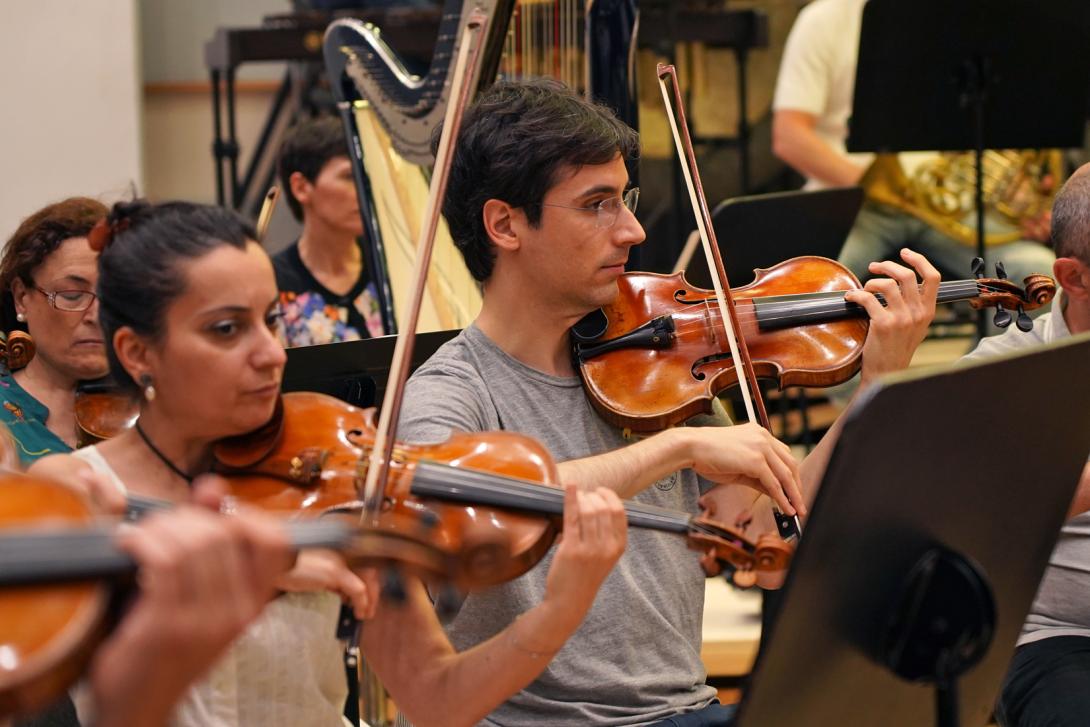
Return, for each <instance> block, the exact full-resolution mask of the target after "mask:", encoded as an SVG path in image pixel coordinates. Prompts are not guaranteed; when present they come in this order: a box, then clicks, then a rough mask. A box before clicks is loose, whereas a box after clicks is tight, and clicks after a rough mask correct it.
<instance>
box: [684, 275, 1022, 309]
mask: <svg viewBox="0 0 1090 727" xmlns="http://www.w3.org/2000/svg"><path fill="white" fill-rule="evenodd" d="M921 287H922V286H921ZM856 290H860V289H859V288H857V289H856ZM848 292H850V291H847V290H829V291H818V292H814V293H801V294H794V295H785V296H776V295H772V296H764V297H759V298H748V299H747V300H748V301H752V302H754V303H761V308H762V310H766V309H773V310H776V309H777V307H784V308H789V309H794V307H795V306H799V305H805V304H807V303H808V302H810V301H807V300H805V298H810V297H813V298H816V299H817V300H816V301H815V302H818V303H823V302H826V301H830V300H840V299H842V298H843V296H844V294H845V293H848ZM979 292H984V293H989V292H997V293H1002V292H1006V291H1004V290H1003V289H1002V288H996V287H994V286H989V285H986V284H981V283H978V282H975V281H971V280H965V281H960V280H958V281H950V282H948V283H942V284H941V285H940V286H939V293H940V294H946V295H950V294H959V295H960V294H964V295H968V294H969V293H979ZM782 298H791V299H792V300H790V301H783V302H762V301H778V299H782ZM705 301H707V302H708V303H711V302H713V301H712V299H710V298H708V299H697V300H694V301H691V302H688V303H678V304H677V305H674V306H672V307H671V306H667V307H666V309H665V311H666V312H667V313H673V312H683V311H686V310H692V309H693V308H694V307H695V306H699V305H701V304H703V303H704V302H705ZM740 314H742V313H741V312H740ZM751 315H752V314H751Z"/></svg>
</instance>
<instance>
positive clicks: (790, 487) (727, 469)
mask: <svg viewBox="0 0 1090 727" xmlns="http://www.w3.org/2000/svg"><path fill="white" fill-rule="evenodd" d="M675 431H677V432H678V433H681V434H683V435H684V444H683V446H684V447H685V457H686V459H687V461H688V466H689V467H690V468H692V469H693V470H694V471H695V472H696V473H697V474H698V475H700V476H701V477H703V478H705V479H707V480H711V481H712V482H717V483H719V484H721V485H745V486H746V487H750V488H752V489H754V490H757V491H758V492H762V493H764V494H766V495H768V496H769V497H771V498H772V500H773V501H774V502H775V503H776V504H777V505H778V506H779V508H780V510H781V511H783V512H784V513H785V514H787V515H794V514H796V513H797V514H798V515H800V516H805V515H806V503H805V501H804V500H803V496H802V484H801V480H800V478H799V465H798V462H796V461H795V457H794V456H793V455H792V454H791V449H790V447H788V446H787V445H786V444H784V443H783V442H781V441H779V440H778V439H776V438H775V437H773V436H772V435H771V434H770V433H769V432H768V431H767V430H766V429H763V428H762V427H760V426H758V425H756V424H740V425H736V426H733V427H681V428H678V429H677V430H675Z"/></svg>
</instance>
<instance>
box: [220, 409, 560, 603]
mask: <svg viewBox="0 0 1090 727" xmlns="http://www.w3.org/2000/svg"><path fill="white" fill-rule="evenodd" d="M282 401H283V413H282V416H281V424H280V425H279V426H278V427H273V428H270V429H266V430H262V431H261V432H258V433H256V434H255V435H252V436H248V437H241V438H235V439H232V440H226V441H224V442H221V443H220V444H218V445H216V447H215V454H216V459H217V462H218V465H217V470H218V471H219V472H220V473H221V474H223V475H225V476H226V477H227V478H228V482H229V485H230V489H229V492H230V495H231V496H232V497H233V498H235V499H237V500H238V501H240V502H243V503H246V504H250V505H255V506H257V507H260V508H262V509H265V510H269V511H272V512H281V513H285V514H294V515H296V516H299V517H319V516H322V515H325V514H329V513H333V512H351V513H360V512H361V511H362V508H363V502H362V500H361V497H360V492H361V490H362V486H363V482H364V479H365V477H366V474H367V466H368V456H367V455H368V454H369V452H370V449H371V447H372V446H373V445H374V431H375V424H374V416H373V415H374V410H373V409H366V410H365V409H359V408H357V407H354V406H351V405H349V404H346V403H344V402H342V401H340V400H339V399H335V398H333V397H330V396H326V395H324V394H316V393H309V392H293V393H289V394H285V395H284V396H283V399H282ZM424 462H433V463H444V464H449V465H453V466H455V467H458V468H467V469H472V470H480V471H487V472H490V473H493V474H498V475H505V476H508V477H512V478H518V479H520V480H526V481H532V482H537V483H541V484H548V485H555V483H556V482H557V474H556V467H555V465H554V464H553V462H552V459H551V458H550V456H549V454H548V452H547V451H546V450H545V449H544V447H542V446H541V445H540V444H538V443H537V442H536V441H534V440H533V439H530V438H528V437H523V436H521V435H518V434H514V433H511V432H486V433H482V434H474V435H469V434H460V433H456V434H454V435H453V436H452V437H451V438H450V439H448V440H447V441H446V442H443V443H441V444H436V445H431V446H411V445H398V446H397V447H396V448H395V449H394V456H393V461H392V462H391V466H390V477H389V482H388V484H387V486H386V491H385V495H384V498H383V504H382V508H381V512H380V514H379V516H378V518H377V520H375V521H374V522H372V523H371V525H372V526H373V527H375V528H377V529H378V530H379V531H381V532H389V533H397V534H400V536H402V537H405V538H410V539H419V540H420V541H421V542H426V543H429V544H430V545H432V546H434V547H436V548H438V549H439V550H441V551H443V552H444V553H447V554H449V555H450V556H451V557H452V558H453V559H454V561H455V562H456V563H457V565H456V567H455V572H454V574H453V576H452V578H451V580H452V582H453V583H454V585H456V586H457V587H459V588H462V589H464V590H476V589H479V588H484V587H487V586H490V585H495V584H496V583H502V582H504V581H508V580H510V579H512V578H515V577H517V576H519V575H521V574H522V573H525V572H526V571H527V570H529V569H530V568H531V567H532V566H533V565H534V564H535V563H536V562H537V561H538V560H540V559H541V557H542V556H543V555H544V554H545V551H546V550H548V548H549V546H550V545H551V544H552V541H553V539H554V537H555V535H556V533H557V529H556V524H555V522H553V521H552V520H551V519H542V518H540V517H534V516H530V515H523V514H519V513H513V512H497V511H496V510H494V509H490V508H485V507H465V506H462V505H452V504H449V503H445V502H440V501H435V500H428V501H425V500H424V499H422V498H420V497H418V496H414V495H413V494H412V491H411V488H412V482H413V480H414V478H415V477H416V475H417V472H418V469H419V468H420V466H421V463H424Z"/></svg>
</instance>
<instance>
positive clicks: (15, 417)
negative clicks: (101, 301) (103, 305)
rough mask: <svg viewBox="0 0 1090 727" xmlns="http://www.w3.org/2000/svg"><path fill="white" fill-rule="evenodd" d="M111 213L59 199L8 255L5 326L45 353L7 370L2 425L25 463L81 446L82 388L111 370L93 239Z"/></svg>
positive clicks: (1, 266)
mask: <svg viewBox="0 0 1090 727" xmlns="http://www.w3.org/2000/svg"><path fill="white" fill-rule="evenodd" d="M105 216H106V207H105V206H104V205H103V204H102V203H101V202H98V201H96V200H93V199H89V198H87V197H72V198H70V199H66V200H64V201H62V202H57V203H56V204H51V205H49V206H48V207H44V208H42V209H41V210H39V211H37V212H35V213H34V214H33V215H31V216H30V217H28V218H26V219H25V220H23V222H22V224H21V225H19V229H17V230H16V231H15V234H14V235H12V236H11V238H10V239H9V240H8V242H7V245H6V247H5V248H4V252H3V257H2V258H0V295H2V299H0V326H2V330H3V331H4V332H5V333H8V332H11V331H13V330H21V331H26V332H28V333H29V334H30V336H31V338H32V339H33V342H34V347H35V349H36V351H37V352H36V354H35V355H34V356H33V358H31V359H30V362H29V363H27V364H26V365H25V367H23V368H19V366H18V364H19V363H22V362H15V361H11V360H10V359H9V362H6V363H10V364H11V365H10V367H9V366H8V365H5V366H3V367H0V402H2V406H0V423H3V424H5V425H7V427H8V429H10V430H11V434H12V436H13V437H14V438H15V441H16V443H17V445H18V450H19V457H20V459H22V461H23V462H24V464H26V463H30V462H33V461H34V460H35V459H37V458H38V457H41V456H44V455H46V454H51V453H55V452H67V451H69V450H70V449H72V448H73V447H75V446H76V419H75V414H74V411H73V410H74V406H75V391H76V385H77V384H78V383H79V382H80V381H84V380H87V379H97V378H99V377H102V376H104V375H105V374H106V371H107V366H106V352H105V348H104V347H103V344H102V332H101V331H100V330H99V327H98V304H97V302H96V296H95V283H96V282H97V280H98V267H97V255H96V253H95V252H94V251H93V250H91V248H90V246H89V245H88V244H87V234H88V233H89V232H90V231H91V228H92V227H94V225H95V223H97V222H98V221H99V220H101V219H103V218H104V217H105Z"/></svg>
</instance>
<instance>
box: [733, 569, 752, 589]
mask: <svg viewBox="0 0 1090 727" xmlns="http://www.w3.org/2000/svg"><path fill="white" fill-rule="evenodd" d="M730 582H731V583H732V584H733V585H734V586H735V587H736V588H741V589H742V590H746V589H748V588H753V587H754V586H755V585H757V571H752V570H736V571H734V573H732V574H731V581H730Z"/></svg>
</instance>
